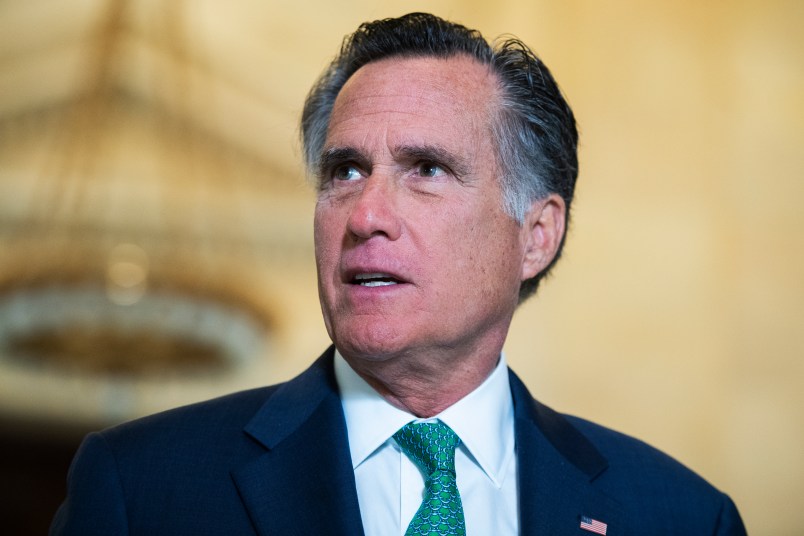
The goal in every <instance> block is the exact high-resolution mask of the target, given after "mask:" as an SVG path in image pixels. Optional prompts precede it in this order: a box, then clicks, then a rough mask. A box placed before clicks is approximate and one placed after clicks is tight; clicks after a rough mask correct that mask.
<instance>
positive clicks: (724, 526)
mask: <svg viewBox="0 0 804 536" xmlns="http://www.w3.org/2000/svg"><path fill="white" fill-rule="evenodd" d="M745 535H746V532H745V526H744V525H743V520H742V519H741V518H740V513H739V512H738V511H737V506H735V504H734V502H732V500H731V499H730V498H729V497H728V496H727V495H723V507H722V508H721V509H720V516H719V517H718V524H717V530H715V536H745Z"/></svg>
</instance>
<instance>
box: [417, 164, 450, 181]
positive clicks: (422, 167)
mask: <svg viewBox="0 0 804 536" xmlns="http://www.w3.org/2000/svg"><path fill="white" fill-rule="evenodd" d="M417 172H418V174H419V175H420V176H422V177H439V176H441V175H443V174H444V173H446V171H445V170H444V168H442V167H441V166H439V165H438V164H436V163H433V162H421V163H420V164H419V165H418V170H417Z"/></svg>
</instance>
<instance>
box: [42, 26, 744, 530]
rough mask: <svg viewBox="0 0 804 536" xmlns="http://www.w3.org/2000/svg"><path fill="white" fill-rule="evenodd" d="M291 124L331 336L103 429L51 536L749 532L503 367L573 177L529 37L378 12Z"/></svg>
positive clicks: (688, 476) (90, 441) (559, 107)
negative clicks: (313, 349) (258, 377)
mask: <svg viewBox="0 0 804 536" xmlns="http://www.w3.org/2000/svg"><path fill="white" fill-rule="evenodd" d="M302 135H303V142H304V148H305V155H306V160H307V164H308V166H309V168H310V170H311V171H312V173H313V174H314V175H315V177H316V179H317V186H318V202H317V206H316V212H315V223H314V225H315V248H316V261H317V266H318V280H319V293H320V298H321V305H322V310H323V314H324V320H325V323H326V326H327V330H328V332H329V334H330V337H331V338H332V341H333V343H334V348H330V349H329V350H328V351H326V352H325V353H324V355H323V356H321V358H319V360H317V361H316V362H315V363H314V364H313V365H312V367H311V368H310V369H308V370H307V371H306V372H304V373H303V374H301V375H300V376H299V377H297V378H295V379H293V380H291V381H289V382H287V383H285V384H282V385H279V386H273V387H268V388H264V389H258V390H255V391H250V392H246V393H239V394H235V395H231V396H229V397H225V398H222V399H219V400H214V401H211V402H206V403H202V404H199V405H195V406H190V407H186V408H180V409H177V410H173V411H170V412H167V413H164V414H161V415H156V416H153V417H149V418H146V419H143V420H140V421H135V422H132V423H128V424H125V425H122V426H120V427H117V428H114V429H111V430H106V431H104V432H101V433H98V434H92V435H90V436H89V437H88V438H87V439H86V440H85V442H84V444H83V445H82V447H81V449H80V451H79V453H78V455H77V456H76V460H75V461H74V464H73V467H72V469H71V474H70V487H69V494H68V498H67V501H66V502H65V504H64V505H63V506H62V509H61V510H60V511H59V513H58V514H57V516H56V519H55V520H54V524H53V530H52V532H53V533H54V534H254V533H256V534H363V533H365V534H367V535H387V534H473V535H491V534H494V535H497V534H542V535H564V534H584V533H586V534H590V533H593V534H610V535H622V534H632V535H636V534H639V535H643V534H667V535H671V534H675V535H677V534H684V535H687V534H718V535H739V534H744V533H745V530H744V528H743V525H742V522H741V520H740V517H739V514H738V513H737V510H736V508H735V507H734V505H733V503H732V502H731V501H730V500H729V498H728V497H727V496H725V495H723V494H722V493H720V492H719V491H717V490H715V489H714V488H713V487H711V486H710V485H709V484H707V483H706V482H705V481H703V480H702V479H701V478H700V477H698V476H696V475H695V474H693V473H692V472H690V471H689V470H687V469H686V468H684V467H683V466H681V465H680V464H678V463H677V462H675V461H673V460H672V459H670V458H669V457H667V456H665V455H663V454H661V453H659V452H658V451H656V450H654V449H652V448H650V447H648V446H646V445H645V444H643V443H641V442H639V441H637V440H635V439H631V438H628V437H626V436H623V435H620V434H618V433H615V432H612V431H609V430H606V429H604V428H601V427H599V426H597V425H594V424H591V423H589V422H587V421H583V420H580V419H577V418H573V417H567V416H563V415H560V414H558V413H555V412H553V411H552V410H550V409H549V408H547V407H545V406H543V405H541V404H540V403H538V402H536V401H535V400H534V399H533V398H532V397H531V396H530V394H529V393H528V392H527V390H526V389H525V387H524V386H523V385H522V383H521V382H520V381H519V379H518V378H517V377H516V376H515V375H514V374H513V373H511V372H509V371H508V370H507V368H506V366H505V360H504V357H503V356H502V355H501V350H502V346H503V342H504V341H505V337H506V334H507V331H508V327H509V324H510V321H511V318H512V315H513V313H514V310H515V308H516V306H517V304H518V303H519V302H520V301H521V300H523V299H524V298H526V297H528V296H529V295H531V294H533V293H534V292H535V290H536V287H537V284H538V282H539V280H540V278H542V277H543V276H544V275H545V274H546V273H547V271H548V270H549V269H550V267H551V266H552V265H553V264H554V262H555V260H556V259H557V258H558V256H559V253H560V250H561V246H562V243H563V240H564V235H565V229H566V224H567V218H568V212H569V207H570V203H571V200H572V193H573V189H574V183H575V178H576V176H577V158H576V143H577V134H576V130H575V122H574V118H573V115H572V112H571V110H570V108H569V107H568V106H567V104H566V103H565V101H564V99H563V98H562V96H561V94H560V92H559V90H558V88H557V86H556V84H555V82H554V80H553V78H552V76H551V75H550V72H549V71H548V70H547V68H546V67H545V66H544V65H543V64H542V63H541V62H540V61H539V60H538V59H537V58H536V57H535V56H534V55H533V54H532V53H531V52H530V51H529V50H528V49H527V47H525V46H524V45H523V44H521V43H519V42H518V41H515V40H511V41H507V42H505V43H502V44H501V45H499V46H498V47H497V48H496V49H495V50H492V48H490V47H489V46H488V45H487V44H486V42H485V41H484V40H483V39H482V37H481V36H480V35H479V34H478V33H477V32H474V31H471V30H468V29H466V28H464V27H462V26H459V25H455V24H452V23H449V22H446V21H443V20H441V19H438V18H436V17H433V16H431V15H426V14H411V15H408V16H405V17H401V18H399V19H389V20H384V21H377V22H374V23H370V24H365V25H363V26H361V27H360V28H359V29H358V31H357V32H356V33H355V34H353V35H352V36H351V37H350V38H348V39H347V41H346V42H345V43H344V46H343V48H342V50H341V53H340V55H339V56H338V57H337V58H336V59H335V60H334V61H333V63H332V65H331V66H330V68H329V69H328V70H327V71H326V72H325V73H324V75H323V76H322V78H321V79H320V80H319V82H318V83H317V85H316V86H315V87H314V88H313V90H312V91H311V93H310V95H309V96H308V99H307V102H306V105H305V109H304V114H303V119H302Z"/></svg>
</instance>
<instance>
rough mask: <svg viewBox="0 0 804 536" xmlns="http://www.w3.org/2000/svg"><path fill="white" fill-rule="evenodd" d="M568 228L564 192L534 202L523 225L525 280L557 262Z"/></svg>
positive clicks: (523, 267) (523, 270)
mask: <svg viewBox="0 0 804 536" xmlns="http://www.w3.org/2000/svg"><path fill="white" fill-rule="evenodd" d="M565 227H566V204H565V203H564V199H563V198H562V197H561V196H560V195H558V194H550V195H548V196H547V197H545V198H543V199H537V200H536V201H534V202H533V204H531V206H530V210H528V212H527V213H526V214H525V221H524V222H523V224H522V232H523V238H524V245H525V249H524V257H523V259H522V276H521V277H522V279H521V280H522V281H524V280H526V279H530V278H532V277H534V276H536V274H538V273H539V272H541V271H542V270H544V269H545V268H547V266H548V265H549V264H550V263H551V262H552V261H553V259H554V258H555V256H556V253H557V252H558V246H559V245H560V244H561V239H562V238H563V237H564V229H565Z"/></svg>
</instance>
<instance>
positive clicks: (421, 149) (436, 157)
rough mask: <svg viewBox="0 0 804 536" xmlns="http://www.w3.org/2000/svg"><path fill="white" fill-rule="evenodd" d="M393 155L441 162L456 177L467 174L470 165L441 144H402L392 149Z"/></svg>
mask: <svg viewBox="0 0 804 536" xmlns="http://www.w3.org/2000/svg"><path fill="white" fill-rule="evenodd" d="M394 157H395V158H397V159H405V160H417V161H418V160H424V161H429V162H433V163H434V164H441V165H442V166H446V167H448V168H449V169H450V171H451V172H452V173H453V174H455V176H456V177H458V178H461V177H463V176H465V175H468V174H469V171H470V166H469V164H468V162H466V160H465V159H464V158H461V157H460V156H458V155H456V154H455V153H454V152H452V151H450V150H448V149H446V148H445V147H443V146H441V145H429V144H428V145H402V146H400V147H396V148H395V149H394Z"/></svg>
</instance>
